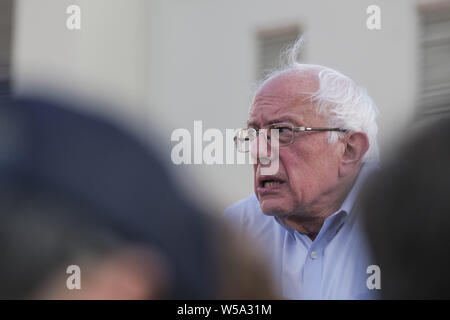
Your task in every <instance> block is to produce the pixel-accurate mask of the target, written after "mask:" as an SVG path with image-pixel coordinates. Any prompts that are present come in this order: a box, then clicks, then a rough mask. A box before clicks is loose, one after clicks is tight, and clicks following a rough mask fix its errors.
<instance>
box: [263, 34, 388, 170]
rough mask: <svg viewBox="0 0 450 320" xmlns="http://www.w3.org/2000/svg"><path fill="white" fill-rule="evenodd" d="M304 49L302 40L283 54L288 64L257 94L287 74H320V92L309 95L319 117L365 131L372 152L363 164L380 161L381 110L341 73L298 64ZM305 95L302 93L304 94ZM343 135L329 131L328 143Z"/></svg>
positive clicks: (365, 93) (331, 123) (270, 76)
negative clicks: (378, 123)
mask: <svg viewBox="0 0 450 320" xmlns="http://www.w3.org/2000/svg"><path fill="white" fill-rule="evenodd" d="M301 47H302V39H301V38H300V39H299V40H298V41H296V42H295V43H294V44H293V45H292V46H291V47H289V48H288V49H287V50H286V52H285V53H284V55H285V59H284V60H285V61H286V62H285V63H284V65H283V66H282V67H281V68H278V69H276V70H273V71H272V72H270V73H269V74H268V75H267V76H266V77H265V78H264V79H263V81H262V82H261V83H260V84H259V85H258V87H257V90H256V92H258V91H259V90H260V89H261V88H262V86H263V85H264V84H265V83H267V82H268V81H269V80H271V79H273V78H275V77H276V76H278V75H280V74H283V73H285V72H290V71H298V72H308V73H311V72H312V73H314V74H317V77H318V82H319V89H318V90H317V91H316V92H311V93H310V94H311V97H310V99H311V102H312V105H313V106H315V107H316V109H317V112H318V113H319V114H322V115H324V116H326V117H327V118H328V121H329V123H328V125H329V126H330V127H338V128H343V129H347V130H350V131H356V132H364V133H365V134H366V135H367V137H368V139H369V149H368V150H367V152H366V153H365V155H364V156H363V158H362V162H377V161H378V160H379V149H378V143H377V133H378V127H377V123H376V117H377V114H378V110H377V107H376V105H375V102H374V101H373V100H372V99H371V98H370V96H369V95H368V94H367V92H366V90H365V89H364V88H362V87H359V86H358V85H357V84H356V83H355V82H354V81H353V80H352V79H350V78H349V77H347V76H345V75H343V74H342V73H340V72H338V71H336V70H333V69H331V68H328V67H325V66H321V65H315V64H302V63H299V62H298V61H297V59H298V55H299V52H300V49H301ZM304 93H305V92H301V94H304ZM342 135H343V134H342V133H338V132H335V131H330V132H329V139H328V141H329V142H330V143H331V144H333V143H336V142H337V141H338V138H339V137H340V136H342Z"/></svg>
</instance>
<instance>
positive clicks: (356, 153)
mask: <svg viewBox="0 0 450 320" xmlns="http://www.w3.org/2000/svg"><path fill="white" fill-rule="evenodd" d="M368 149H369V138H368V137H367V135H366V134H365V133H363V132H351V133H349V134H348V135H347V137H346V139H345V141H344V151H343V154H342V157H341V161H340V164H339V176H341V177H345V176H347V175H349V174H351V173H352V172H353V171H354V169H355V168H356V167H358V166H359V164H360V162H361V159H362V158H363V156H364V155H365V154H366V152H367V150H368Z"/></svg>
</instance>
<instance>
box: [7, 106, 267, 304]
mask: <svg viewBox="0 0 450 320" xmlns="http://www.w3.org/2000/svg"><path fill="white" fill-rule="evenodd" d="M69 110H70V107H68V106H61V105H60V104H55V103H48V102H43V100H42V99H39V100H36V99H25V98H22V99H11V98H2V99H1V101H0V251H1V252H2V259H1V262H0V283H1V286H0V298H4V299H28V298H38V299H41V298H43V299H46V298H50V299H71V298H81V299H152V298H156V299H164V298H169V299H180V298H182V299H206V298H220V297H222V298H231V297H234V298H252V297H253V298H258V297H268V294H267V295H266V293H267V292H269V291H267V290H269V289H267V288H268V287H267V288H266V287H264V285H262V286H261V285H260V288H259V289H261V288H262V290H258V288H253V289H249V288H251V286H250V285H249V286H247V287H245V285H242V284H238V283H237V280H238V279H239V278H241V279H242V277H239V276H236V275H239V274H241V273H242V270H245V268H241V267H242V264H245V261H253V260H251V259H252V258H250V256H247V255H245V254H244V255H243V256H241V258H242V259H241V258H237V256H236V252H232V253H231V252H230V251H221V250H219V249H220V248H223V247H226V246H228V245H229V243H228V242H227V241H226V238H227V237H229V236H228V235H227V232H228V231H226V229H224V228H223V227H222V226H219V225H218V224H217V223H215V221H213V220H212V219H211V218H210V217H209V216H206V215H204V214H202V213H201V212H199V211H198V209H196V208H195V207H194V206H193V205H192V204H191V203H190V202H189V201H188V200H186V199H184V198H183V196H181V195H180V193H179V192H178V191H177V190H175V188H174V186H173V185H172V183H171V182H170V179H169V177H168V175H167V173H166V170H165V168H164V167H163V166H162V165H161V163H160V161H159V160H158V159H157V157H156V156H155V154H153V153H152V152H151V151H150V150H149V149H148V147H147V146H146V145H144V144H142V143H140V142H139V141H138V140H136V139H134V138H133V137H132V136H131V135H129V134H127V133H126V132H123V131H122V130H119V129H118V128H116V127H115V126H113V125H111V124H109V123H107V122H105V121H101V120H99V119H95V118H91V117H88V116H85V115H83V114H79V113H76V112H73V111H69ZM231 247H232V245H231ZM235 247H237V245H235ZM227 249H228V248H227ZM239 250H241V249H239ZM239 250H237V251H239ZM234 257H236V258H234ZM233 261H234V262H236V261H240V262H239V263H237V264H236V263H234V262H233ZM227 264H228V265H230V266H231V268H230V269H229V270H225V269H226V267H224V266H226V265H227ZM250 265H251V266H256V264H255V263H254V262H250V263H248V264H247V265H246V267H248V266H250ZM70 266H72V267H73V266H75V268H79V270H78V271H80V272H79V274H78V275H81V276H80V277H81V281H79V282H80V283H79V284H78V285H79V286H81V289H74V290H69V289H68V287H70V285H76V282H77V281H76V280H73V279H74V278H71V277H72V276H74V275H75V271H73V272H74V273H73V274H72V273H71V272H72V271H70V270H72V269H70ZM68 268H69V269H68ZM233 268H234V269H233ZM233 270H234V271H233ZM66 272H69V273H66ZM244 274H245V272H244ZM250 274H252V275H251V276H250V279H252V278H253V279H257V282H260V283H266V282H267V279H264V277H265V276H264V275H265V273H264V272H254V270H253V271H252V272H249V273H248V275H250ZM258 277H260V278H258ZM244 278H246V277H245V276H244ZM72 280H73V281H74V282H73V283H72V282H71V281H72ZM233 281H234V282H233ZM69 282H70V283H69ZM233 284H234V285H233Z"/></svg>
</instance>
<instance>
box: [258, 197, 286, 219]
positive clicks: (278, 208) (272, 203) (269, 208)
mask: <svg viewBox="0 0 450 320" xmlns="http://www.w3.org/2000/svg"><path fill="white" fill-rule="evenodd" d="M259 204H260V206H261V210H262V212H263V213H264V214H265V215H267V216H276V217H283V216H286V215H289V214H288V212H287V210H286V208H285V206H283V203H280V201H279V200H274V199H267V200H266V199H260V201H259Z"/></svg>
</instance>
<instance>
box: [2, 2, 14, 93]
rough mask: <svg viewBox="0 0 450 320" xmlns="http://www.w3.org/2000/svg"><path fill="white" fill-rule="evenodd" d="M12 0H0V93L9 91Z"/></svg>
mask: <svg viewBox="0 0 450 320" xmlns="http://www.w3.org/2000/svg"><path fill="white" fill-rule="evenodd" d="M12 6H13V4H12V0H1V1H0V95H6V94H8V93H9V78H10V61H11V58H10V56H11V33H12Z"/></svg>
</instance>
